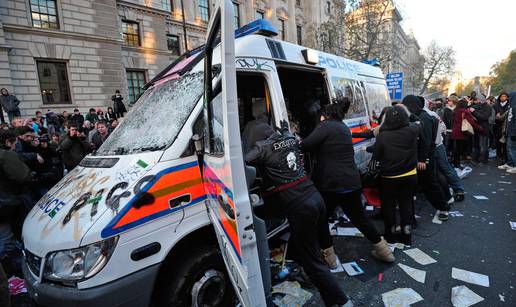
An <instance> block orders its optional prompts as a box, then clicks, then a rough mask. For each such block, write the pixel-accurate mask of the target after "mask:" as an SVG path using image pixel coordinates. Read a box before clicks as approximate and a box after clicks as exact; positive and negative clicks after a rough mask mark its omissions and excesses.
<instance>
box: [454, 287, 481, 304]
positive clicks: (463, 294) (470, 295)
mask: <svg viewBox="0 0 516 307" xmlns="http://www.w3.org/2000/svg"><path fill="white" fill-rule="evenodd" d="M483 300H484V298H483V297H481V296H480V295H478V294H476V293H475V292H473V291H471V290H470V289H469V288H468V287H466V286H457V287H453V288H452V290H451V302H452V305H453V306H454V307H468V306H472V305H475V304H476V303H479V302H481V301H483Z"/></svg>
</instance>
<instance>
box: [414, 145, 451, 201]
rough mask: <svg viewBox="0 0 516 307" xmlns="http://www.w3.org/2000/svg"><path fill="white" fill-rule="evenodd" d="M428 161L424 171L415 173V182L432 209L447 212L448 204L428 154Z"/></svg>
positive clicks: (431, 156)
mask: <svg viewBox="0 0 516 307" xmlns="http://www.w3.org/2000/svg"><path fill="white" fill-rule="evenodd" d="M428 160H429V163H427V164H426V170H424V171H418V172H417V181H418V183H419V186H420V187H421V189H422V190H423V193H424V194H425V197H426V199H427V200H428V201H429V202H430V204H432V207H434V208H435V209H436V210H442V211H448V210H449V206H448V202H447V199H445V195H444V193H443V190H442V189H441V186H440V185H439V180H438V178H437V168H436V165H435V157H434V155H433V153H430V158H429V159H428Z"/></svg>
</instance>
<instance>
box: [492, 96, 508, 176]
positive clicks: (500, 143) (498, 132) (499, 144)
mask: <svg viewBox="0 0 516 307" xmlns="http://www.w3.org/2000/svg"><path fill="white" fill-rule="evenodd" d="M508 99H509V94H507V93H506V92H501V93H500V95H498V101H497V102H496V103H495V104H494V105H493V109H494V111H495V124H494V127H493V130H494V135H495V138H496V157H497V158H498V162H499V163H500V165H501V166H502V168H503V165H506V162H507V146H506V143H505V139H502V137H503V132H502V129H503V126H504V121H505V118H506V116H507V115H508V113H507V112H508V111H509V108H510V105H509V101H508ZM506 166H507V165H506Z"/></svg>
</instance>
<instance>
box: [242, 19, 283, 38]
mask: <svg viewBox="0 0 516 307" xmlns="http://www.w3.org/2000/svg"><path fill="white" fill-rule="evenodd" d="M249 34H261V35H265V36H276V35H278V30H276V28H275V27H274V26H273V25H272V23H271V22H270V21H268V20H265V19H256V20H255V21H253V22H250V23H248V24H246V25H244V26H242V27H240V28H238V29H236V30H235V38H239V37H242V36H246V35H249Z"/></svg>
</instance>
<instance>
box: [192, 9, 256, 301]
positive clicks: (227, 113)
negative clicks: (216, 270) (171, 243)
mask: <svg viewBox="0 0 516 307" xmlns="http://www.w3.org/2000/svg"><path fill="white" fill-rule="evenodd" d="M233 27H234V26H233V3H232V2H231V1H230V0H220V1H218V3H217V5H216V7H215V10H214V13H213V15H212V17H211V19H210V23H209V26H208V36H207V41H206V45H205V56H206V57H205V67H204V112H205V114H204V115H205V119H206V129H205V130H206V132H205V133H206V135H205V136H204V145H205V146H204V151H205V152H204V155H203V172H202V173H203V180H204V184H205V189H206V194H207V200H206V206H207V210H208V213H209V216H210V219H211V222H212V224H213V226H214V228H215V233H216V235H217V239H218V243H219V246H220V249H221V252H222V256H223V258H224V262H225V264H226V267H227V269H228V272H229V276H230V279H231V281H232V283H233V286H234V288H235V292H236V294H237V295H238V298H239V299H240V302H241V303H242V305H243V306H246V307H247V306H249V307H251V306H252V307H254V306H266V299H265V292H264V286H263V282H262V273H261V270H260V260H259V257H258V248H257V239H256V238H257V236H256V233H255V227H254V222H253V212H252V208H251V202H250V196H249V192H248V186H247V183H246V172H245V168H244V161H243V154H242V145H241V141H240V127H239V117H238V102H237V85H236V70H235V38H234V28H233ZM219 41H220V45H219V47H217V45H218V44H219ZM214 51H216V52H214ZM219 51H220V53H219ZM219 60H220V63H221V65H218V64H217V65H213V64H212V63H214V62H215V63H219ZM251 180H252V179H251Z"/></svg>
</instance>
